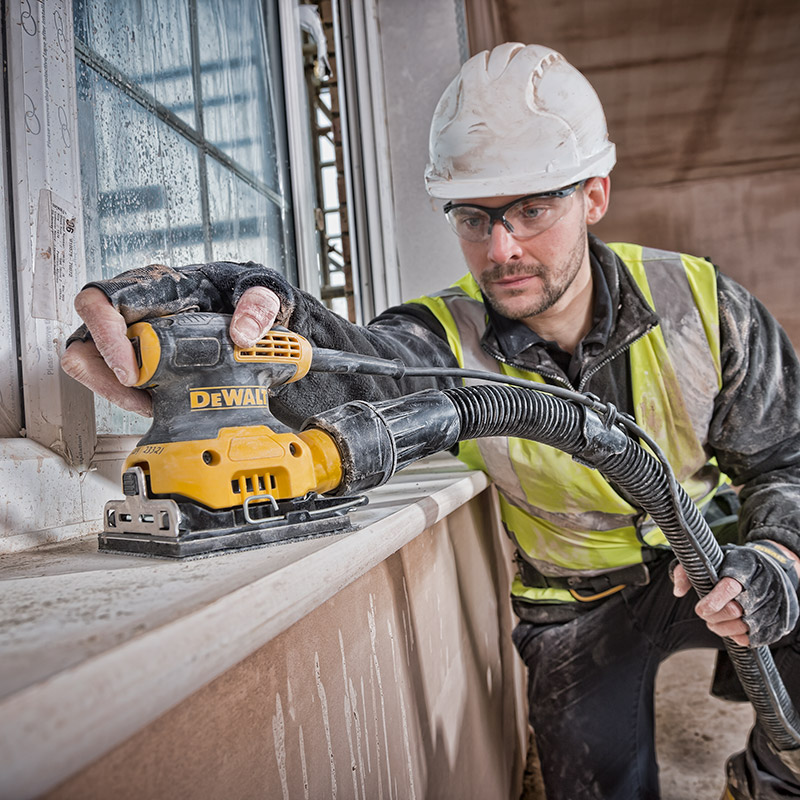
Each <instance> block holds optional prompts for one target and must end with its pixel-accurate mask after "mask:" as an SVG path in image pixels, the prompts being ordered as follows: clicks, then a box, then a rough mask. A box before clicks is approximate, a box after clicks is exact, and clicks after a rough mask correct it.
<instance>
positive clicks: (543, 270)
mask: <svg viewBox="0 0 800 800" xmlns="http://www.w3.org/2000/svg"><path fill="white" fill-rule="evenodd" d="M585 247H586V232H585V229H584V232H583V234H582V235H581V236H579V237H578V239H577V241H576V243H575V247H573V249H572V250H571V251H570V253H569V255H568V256H567V259H566V261H565V262H564V264H563V265H562V266H561V268H560V269H553V268H550V267H547V266H545V265H544V264H542V263H539V262H533V263H531V262H524V263H519V262H518V263H514V264H495V265H494V266H493V267H492V268H491V269H489V270H487V271H486V272H484V273H483V274H482V275H481V276H480V280H479V281H478V283H479V285H480V288H481V291H482V292H483V294H484V295H485V296H486V299H487V300H488V301H489V304H490V305H491V306H492V308H493V309H494V310H495V311H497V312H498V313H499V314H502V315H503V316H504V317H506V318H508V319H514V320H524V319H528V318H529V317H535V316H536V315H538V314H542V313H544V312H545V311H547V309H549V308H551V307H552V306H554V305H555V304H556V303H557V302H558V301H559V300H560V299H561V298H562V297H563V296H564V293H565V292H566V291H567V289H569V287H570V286H571V285H572V283H573V281H574V280H575V277H576V276H577V274H578V272H579V271H580V268H581V264H582V263H583V256H584V253H585ZM512 275H526V276H527V275H529V276H533V277H537V278H539V279H540V281H541V284H540V288H539V290H538V292H537V293H536V295H535V296H533V297H531V298H530V299H529V300H528V302H527V303H523V304H520V303H519V302H514V303H513V306H512V305H511V303H510V302H509V301H511V300H515V299H516V298H518V297H520V296H521V295H525V294H527V293H528V292H530V289H529V288H525V287H523V288H520V289H516V290H515V289H505V290H501V291H502V292H503V295H504V296H503V297H498V296H496V295H495V288H496V287H494V286H493V281H496V280H501V279H503V278H509V277H511V276H512Z"/></svg>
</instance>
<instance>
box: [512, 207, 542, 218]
mask: <svg viewBox="0 0 800 800" xmlns="http://www.w3.org/2000/svg"><path fill="white" fill-rule="evenodd" d="M547 211H548V209H547V207H546V206H523V207H522V208H520V209H519V211H518V212H517V213H518V214H519V216H520V217H521V218H522V219H526V220H527V219H536V218H537V217H542V216H544V215H545V214H546V213H547Z"/></svg>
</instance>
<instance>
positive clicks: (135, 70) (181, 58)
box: [73, 0, 197, 127]
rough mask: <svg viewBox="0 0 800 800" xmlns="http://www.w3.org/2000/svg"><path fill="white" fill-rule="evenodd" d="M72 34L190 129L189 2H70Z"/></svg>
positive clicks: (193, 119) (193, 118)
mask: <svg viewBox="0 0 800 800" xmlns="http://www.w3.org/2000/svg"><path fill="white" fill-rule="evenodd" d="M73 15H74V18H75V36H76V38H77V39H78V40H79V41H81V42H83V43H84V44H85V45H88V47H89V48H91V49H92V50H93V51H94V52H95V53H96V54H97V55H99V56H100V57H101V58H104V59H105V60H106V61H108V62H110V63H111V64H112V65H113V66H114V67H116V68H117V69H118V70H119V71H120V72H122V73H123V74H124V75H125V76H126V77H127V78H128V79H129V80H131V81H132V82H133V83H135V84H136V85H137V86H138V87H140V88H141V89H144V91H145V92H147V93H148V94H150V95H151V96H152V97H154V98H155V99H156V100H157V101H158V102H159V103H161V104H162V105H163V106H166V108H168V109H169V110H170V111H172V112H173V113H174V114H176V115H177V116H178V117H180V118H181V119H182V120H183V121H184V122H186V123H187V124H188V125H191V126H192V127H195V126H196V124H197V123H196V116H195V104H194V91H193V89H192V57H191V28H190V25H189V7H188V0H170V2H168V3H164V2H161V1H160V0H135V2H124V1H123V2H121V1H120V0H74V2H73Z"/></svg>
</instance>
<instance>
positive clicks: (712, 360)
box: [412, 244, 724, 602]
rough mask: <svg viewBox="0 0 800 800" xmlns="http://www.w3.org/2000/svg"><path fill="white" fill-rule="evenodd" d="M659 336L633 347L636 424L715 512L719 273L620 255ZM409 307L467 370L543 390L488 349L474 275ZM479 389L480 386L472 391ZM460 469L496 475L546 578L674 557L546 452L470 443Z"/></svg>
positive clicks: (591, 483)
mask: <svg viewBox="0 0 800 800" xmlns="http://www.w3.org/2000/svg"><path fill="white" fill-rule="evenodd" d="M609 247H610V248H611V249H612V250H614V252H616V253H617V254H618V255H619V257H620V258H621V259H622V261H623V262H624V263H625V265H626V266H627V268H628V270H629V271H630V273H631V275H632V276H633V278H634V280H635V281H636V283H637V285H638V286H639V288H640V290H641V291H642V294H643V295H644V297H645V299H646V300H647V302H648V303H649V304H650V305H651V306H652V307H653V309H654V310H655V311H656V313H657V314H658V316H659V319H660V324H659V325H658V326H657V327H656V328H654V329H653V330H651V331H649V332H648V333H646V334H645V335H643V336H642V337H641V338H640V339H638V340H637V341H635V342H634V343H633V344H632V345H631V346H630V371H631V389H632V394H633V397H634V398H636V399H635V401H634V402H635V408H634V414H635V417H636V421H637V422H638V423H639V425H640V426H641V427H642V428H644V429H645V430H646V431H647V432H648V434H650V436H652V437H653V439H655V441H656V442H657V443H658V445H659V446H660V447H661V448H662V450H663V451H664V453H665V454H666V456H667V458H668V459H669V461H670V463H671V464H672V465H673V467H674V469H675V472H676V476H677V477H678V480H679V481H680V482H681V484H682V486H683V488H684V489H685V490H686V491H687V493H688V494H689V496H690V497H691V498H692V499H693V500H694V501H695V502H697V503H699V504H700V505H702V504H704V503H705V502H707V500H708V499H709V498H710V497H711V495H713V493H714V492H715V491H716V489H717V487H718V486H719V484H720V482H721V481H723V480H724V477H723V476H721V474H720V471H719V469H718V468H717V466H716V463H715V462H714V460H713V459H710V458H709V455H708V453H707V451H706V443H707V435H708V428H709V424H710V421H711V415H712V412H713V406H714V398H715V396H716V394H717V391H718V389H719V386H720V382H721V370H720V357H719V313H718V307H717V291H716V274H715V270H714V267H713V266H712V265H711V264H709V263H708V262H707V261H705V260H703V259H698V258H694V257H692V256H687V255H681V254H678V253H670V252H666V251H661V250H652V249H646V248H642V247H640V246H638V245H631V244H613V245H609ZM412 302H415V303H420V304H422V305H425V306H427V307H428V308H429V309H430V310H431V311H432V312H433V313H434V314H435V315H436V317H437V319H438V320H439V322H440V323H441V324H442V325H443V327H444V329H445V331H446V333H447V337H448V341H449V344H450V347H451V349H452V350H453V352H454V354H455V355H456V358H457V359H458V361H459V363H460V364H461V365H462V366H464V367H467V368H471V369H484V370H489V371H491V372H495V373H498V372H499V373H501V374H504V375H514V376H517V377H522V378H527V379H528V380H534V381H537V382H539V383H543V382H544V379H543V378H542V377H541V376H540V375H538V374H536V373H534V372H529V371H526V370H522V369H519V368H516V367H513V366H510V365H508V364H504V363H502V362H499V361H497V360H496V359H494V358H492V357H491V356H489V355H488V354H487V353H486V352H485V351H484V350H483V349H482V348H481V346H480V340H481V337H482V336H483V333H484V331H485V329H486V311H485V308H484V306H483V303H482V301H481V295H480V290H479V288H478V286H477V284H476V283H475V281H474V279H473V278H472V276H471V275H467V276H466V277H464V278H462V279H461V280H460V281H458V282H457V283H456V284H454V285H453V286H452V287H450V288H449V289H445V290H444V291H443V292H440V293H438V294H437V295H434V296H431V297H423V298H419V299H417V300H414V301H412ZM469 383H478V381H469ZM459 458H461V459H462V460H463V461H464V462H465V463H467V464H469V465H470V466H472V467H474V468H478V469H482V470H484V471H485V472H487V473H488V474H489V475H490V476H491V477H492V479H493V480H494V482H495V484H496V485H497V487H498V489H499V492H500V506H501V511H502V517H503V522H504V524H505V526H506V528H507V530H508V532H509V534H510V535H511V536H512V538H513V539H514V541H515V543H516V544H517V547H518V548H519V550H520V552H521V554H522V556H523V557H524V558H525V559H526V560H527V561H529V562H530V563H531V564H533V565H534V566H535V567H536V568H537V569H538V570H539V571H541V572H543V573H545V574H548V575H564V574H584V575H594V574H597V573H600V572H604V571H607V570H611V569H617V568H619V567H622V566H626V565H629V564H633V563H637V562H640V561H641V560H642V546H643V544H646V545H648V546H651V547H659V546H664V545H666V540H665V538H664V536H663V534H662V533H661V531H660V530H659V529H658V528H656V527H655V526H654V525H653V523H652V521H650V520H649V519H640V518H639V516H638V511H637V509H635V508H634V507H633V506H631V505H630V504H629V503H628V502H627V501H626V500H625V499H624V498H623V497H621V496H620V495H619V494H617V492H615V491H614V489H613V488H612V487H611V486H610V485H609V484H608V482H607V481H606V480H605V479H604V478H603V477H602V476H601V475H600V474H599V473H598V472H596V471H595V470H591V469H589V468H588V467H585V466H583V465H581V464H578V463H576V462H575V461H573V460H572V458H571V457H570V456H568V455H567V454H566V453H562V452H561V451H558V450H555V449H554V448H552V447H549V446H547V445H543V444H539V443H538V442H530V441H527V440H524V439H515V438H505V437H495V438H491V439H480V440H473V441H470V442H465V443H462V446H461V449H460V451H459ZM512 592H513V593H514V594H516V595H519V596H523V597H525V598H527V599H530V600H536V601H537V602H547V601H548V600H549V601H559V602H561V601H564V600H571V599H572V598H571V596H570V595H569V593H568V592H566V591H563V590H557V589H530V588H526V587H524V586H523V585H522V584H521V582H520V581H519V579H517V580H516V581H515V583H514V586H513V587H512Z"/></svg>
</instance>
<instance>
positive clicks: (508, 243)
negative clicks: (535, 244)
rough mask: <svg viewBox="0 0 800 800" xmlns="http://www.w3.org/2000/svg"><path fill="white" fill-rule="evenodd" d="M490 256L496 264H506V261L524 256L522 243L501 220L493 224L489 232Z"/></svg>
mask: <svg viewBox="0 0 800 800" xmlns="http://www.w3.org/2000/svg"><path fill="white" fill-rule="evenodd" d="M488 256H489V259H490V260H491V261H494V262H495V263H496V264H504V263H505V262H506V261H513V260H514V259H515V258H521V257H522V248H521V247H520V243H519V242H518V241H517V240H516V239H515V238H514V237H513V236H512V235H511V234H510V233H509V232H508V229H507V228H506V226H505V225H504V224H503V223H502V222H501V221H500V220H498V221H497V222H495V223H494V225H492V230H491V231H490V233H489V252H488Z"/></svg>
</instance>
